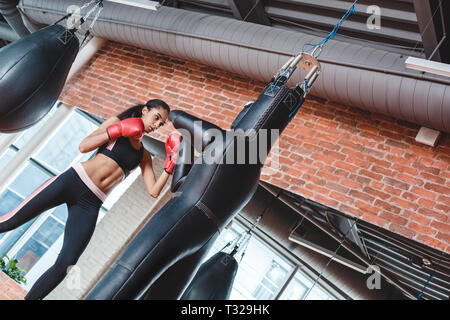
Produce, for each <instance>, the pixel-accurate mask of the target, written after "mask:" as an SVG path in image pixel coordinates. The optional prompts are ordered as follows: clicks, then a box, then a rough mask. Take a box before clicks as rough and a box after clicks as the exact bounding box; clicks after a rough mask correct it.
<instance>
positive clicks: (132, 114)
mask: <svg viewBox="0 0 450 320" xmlns="http://www.w3.org/2000/svg"><path fill="white" fill-rule="evenodd" d="M144 107H147V108H148V109H153V108H163V109H165V110H167V112H168V113H170V107H169V105H168V104H167V103H165V102H164V101H162V100H159V99H151V100H148V101H147V103H146V104H138V105H136V106H134V107H131V108H128V109H127V110H125V111H123V112H122V113H120V114H119V115H118V116H117V118H119V119H120V120H123V119H126V118H139V117H141V116H142V109H143V108H144Z"/></svg>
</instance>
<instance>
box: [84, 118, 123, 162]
mask: <svg viewBox="0 0 450 320" xmlns="http://www.w3.org/2000/svg"><path fill="white" fill-rule="evenodd" d="M118 122H120V120H119V118H117V117H111V118H109V119H107V120H105V121H104V122H103V123H102V124H101V125H100V127H98V128H97V129H96V130H95V131H93V132H92V133H91V134H90V135H88V136H87V137H86V138H84V139H83V141H81V143H80V145H79V146H78V149H79V150H80V152H81V153H86V152H89V151H92V150H95V149H97V148H98V147H100V146H101V145H103V144H105V143H106V142H108V141H109V137H108V133H107V132H106V128H107V127H109V126H110V125H112V124H114V123H118Z"/></svg>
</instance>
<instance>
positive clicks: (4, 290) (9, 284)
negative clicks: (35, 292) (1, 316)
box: [0, 271, 27, 300]
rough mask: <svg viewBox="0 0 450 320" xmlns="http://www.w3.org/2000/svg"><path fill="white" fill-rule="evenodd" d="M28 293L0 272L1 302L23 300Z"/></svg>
mask: <svg viewBox="0 0 450 320" xmlns="http://www.w3.org/2000/svg"><path fill="white" fill-rule="evenodd" d="M26 294H27V291H26V290H25V289H23V288H22V287H21V286H20V285H19V284H18V283H17V282H15V281H14V280H13V279H11V278H10V277H8V275H7V274H5V273H3V272H1V271H0V300H23V298H24V297H25V295H26Z"/></svg>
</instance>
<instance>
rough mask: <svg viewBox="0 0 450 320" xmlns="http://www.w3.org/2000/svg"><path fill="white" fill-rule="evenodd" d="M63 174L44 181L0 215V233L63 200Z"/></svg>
mask: <svg viewBox="0 0 450 320" xmlns="http://www.w3.org/2000/svg"><path fill="white" fill-rule="evenodd" d="M63 180H64V177H63V175H59V176H56V177H53V178H51V179H49V180H47V181H46V182H44V183H43V184H42V185H41V186H40V187H39V188H37V189H36V190H35V191H34V192H33V193H32V194H31V195H29V196H28V197H27V198H26V199H25V200H23V201H22V202H21V203H20V204H19V205H18V206H17V207H16V208H15V209H14V210H11V211H10V212H8V213H7V214H5V215H3V216H1V217H0V233H3V232H6V231H10V230H13V229H15V228H17V227H19V226H21V225H22V224H24V223H26V222H28V221H29V220H31V219H33V218H34V217H36V216H38V215H39V214H40V213H42V212H44V211H46V210H48V209H50V208H53V207H56V206H58V205H60V204H62V203H64V202H65V200H64V195H63V194H64V188H63V185H62V184H63Z"/></svg>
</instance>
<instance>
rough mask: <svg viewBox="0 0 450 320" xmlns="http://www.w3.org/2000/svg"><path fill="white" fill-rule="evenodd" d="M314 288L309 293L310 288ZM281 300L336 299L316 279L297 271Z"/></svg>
mask: <svg viewBox="0 0 450 320" xmlns="http://www.w3.org/2000/svg"><path fill="white" fill-rule="evenodd" d="M311 287H312V290H311V291H310V292H309V293H308V290H309V289H310V288H311ZM280 299H281V300H335V298H334V297H333V296H332V295H330V294H328V293H327V292H326V291H325V290H323V289H322V288H321V287H320V285H319V284H318V283H315V284H314V280H311V279H309V278H307V277H306V276H305V275H304V274H303V273H302V272H300V271H299V272H297V274H296V275H295V277H294V279H293V280H292V282H291V283H290V284H289V285H288V286H287V288H286V290H285V291H284V292H283V294H282V295H281V297H280Z"/></svg>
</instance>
